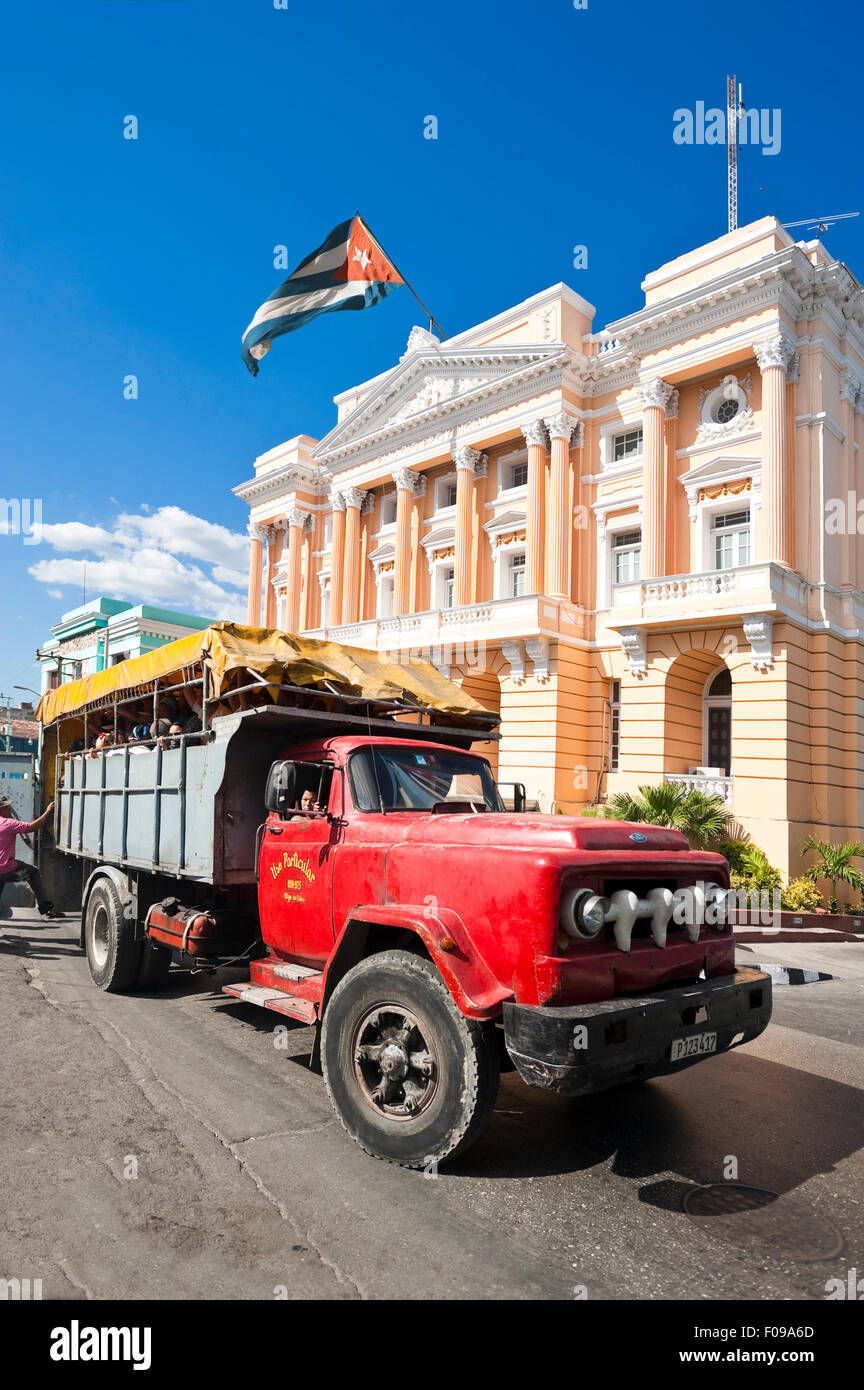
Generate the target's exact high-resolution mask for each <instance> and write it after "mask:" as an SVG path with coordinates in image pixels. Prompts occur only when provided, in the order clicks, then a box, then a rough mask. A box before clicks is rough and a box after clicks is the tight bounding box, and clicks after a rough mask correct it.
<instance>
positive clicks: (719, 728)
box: [702, 666, 732, 777]
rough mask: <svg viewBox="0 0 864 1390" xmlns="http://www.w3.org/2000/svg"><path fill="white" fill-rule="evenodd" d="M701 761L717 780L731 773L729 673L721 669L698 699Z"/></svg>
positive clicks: (730, 680)
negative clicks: (700, 717) (700, 705)
mask: <svg viewBox="0 0 864 1390" xmlns="http://www.w3.org/2000/svg"><path fill="white" fill-rule="evenodd" d="M702 711H703V714H702V762H703V765H704V766H705V767H715V768H717V770H718V773H719V775H720V776H721V777H729V776H730V775H731V772H732V673H731V671H730V670H729V668H728V666H723V667H721V669H720V670H719V671H718V672H717V673H716V674H715V675H712V676H709V678H708V680H707V681H706V684H705V694H704V695H703V697H702Z"/></svg>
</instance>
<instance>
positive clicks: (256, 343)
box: [243, 216, 405, 376]
mask: <svg viewBox="0 0 864 1390" xmlns="http://www.w3.org/2000/svg"><path fill="white" fill-rule="evenodd" d="M404 283H405V282H404V280H403V279H402V276H401V275H400V274H399V272H398V270H397V269H396V268H395V266H393V265H391V263H390V261H389V260H388V259H387V257H386V256H385V254H384V252H383V251H382V250H381V247H380V246H379V245H378V243H377V241H376V240H375V238H374V237H373V236H372V233H371V232H370V231H369V228H368V227H367V226H366V224H365V223H364V221H363V219H362V217H359V216H355V217H352V218H349V220H348V221H347V222H340V223H339V226H338V227H334V228H333V230H332V232H331V233H330V235H329V236H328V238H327V240H326V241H325V242H322V244H321V245H320V246H319V247H318V250H317V251H313V252H312V254H311V255H310V256H307V257H306V259H305V261H301V262H300V264H299V265H298V267H297V269H296V270H295V271H294V272H293V274H291V275H289V276H288V279H287V280H286V281H285V282H284V283H283V284H281V285H280V286H279V288H278V290H274V291H273V293H272V294H271V296H270V298H269V299H265V300H264V303H263V304H262V305H261V308H260V309H259V310H258V312H257V313H256V315H255V317H254V318H253V320H252V322H251V323H250V325H249V327H248V328H247V329H246V332H245V333H244V334H243V361H244V362H245V363H246V366H247V367H248V368H249V370H250V372H251V373H252V375H253V376H257V375H258V363H259V361H260V360H261V358H262V357H263V356H264V355H265V353H267V352H269V351H270V347H271V344H272V342H273V339H274V338H278V337H279V335H280V334H281V333H291V332H292V331H293V329H295V328H302V327H303V325H304V323H309V322H310V321H311V320H312V319H315V318H317V317H318V315H319V314H329V313H333V312H335V311H336V310H337V309H365V308H367V307H368V306H369V305H370V304H377V303H378V302H379V300H381V299H383V298H384V296H385V295H387V294H389V293H390V289H391V286H393V285H402V284H404Z"/></svg>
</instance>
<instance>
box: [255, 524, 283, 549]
mask: <svg viewBox="0 0 864 1390" xmlns="http://www.w3.org/2000/svg"><path fill="white" fill-rule="evenodd" d="M259 529H260V531H261V534H262V536H263V538H264V540H265V541H266V542H267V548H268V550H269V549H270V547H271V546H274V545H275V544H276V537H277V536H278V535H279V527H278V526H261V527H259Z"/></svg>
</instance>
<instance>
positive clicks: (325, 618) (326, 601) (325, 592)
mask: <svg viewBox="0 0 864 1390" xmlns="http://www.w3.org/2000/svg"><path fill="white" fill-rule="evenodd" d="M329 622H330V585H329V584H325V585H324V588H323V589H322V590H321V626H322V627H327V625H328V624H329Z"/></svg>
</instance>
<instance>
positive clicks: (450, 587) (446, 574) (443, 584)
mask: <svg viewBox="0 0 864 1390" xmlns="http://www.w3.org/2000/svg"><path fill="white" fill-rule="evenodd" d="M438 593H439V595H440V602H439V607H440V608H452V607H453V601H454V599H455V597H456V571H455V569H454V568H453V566H452V565H442V566H441V570H440V573H439V578H438Z"/></svg>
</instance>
